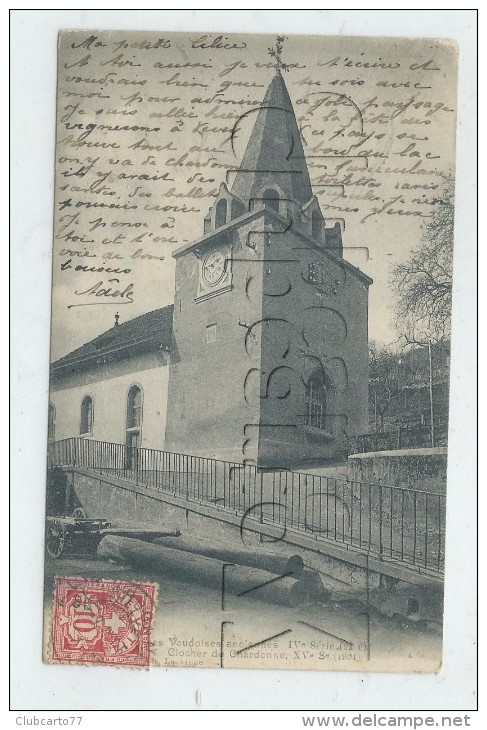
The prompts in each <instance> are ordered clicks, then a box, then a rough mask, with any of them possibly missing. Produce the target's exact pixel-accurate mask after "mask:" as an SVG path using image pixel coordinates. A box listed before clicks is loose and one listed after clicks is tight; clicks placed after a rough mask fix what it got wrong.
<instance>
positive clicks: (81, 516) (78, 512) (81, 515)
mask: <svg viewBox="0 0 487 730" xmlns="http://www.w3.org/2000/svg"><path fill="white" fill-rule="evenodd" d="M72 516H73V517H75V518H76V519H78V520H86V512H85V511H84V509H83V507H76V509H75V510H73V514H72Z"/></svg>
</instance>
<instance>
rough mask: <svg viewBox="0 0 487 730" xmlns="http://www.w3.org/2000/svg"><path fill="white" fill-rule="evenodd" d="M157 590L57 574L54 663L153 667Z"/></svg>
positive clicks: (136, 585)
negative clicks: (151, 662)
mask: <svg viewBox="0 0 487 730" xmlns="http://www.w3.org/2000/svg"><path fill="white" fill-rule="evenodd" d="M156 588H157V586H156V585H155V584H154V583H128V582H122V581H114V580H90V579H86V578H56V582H55V589H54V615H53V629H52V631H53V634H52V661H54V662H61V663H65V662H68V663H69V662H73V663H77V664H79V663H87V664H117V665H128V666H137V667H148V666H149V662H150V630H151V626H152V619H153V615H154V605H155V600H156Z"/></svg>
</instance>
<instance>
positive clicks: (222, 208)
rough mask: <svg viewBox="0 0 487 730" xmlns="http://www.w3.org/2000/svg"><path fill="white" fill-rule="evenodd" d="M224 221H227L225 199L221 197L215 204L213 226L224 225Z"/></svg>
mask: <svg viewBox="0 0 487 730" xmlns="http://www.w3.org/2000/svg"><path fill="white" fill-rule="evenodd" d="M226 222H227V201H226V200H225V198H222V199H221V200H219V201H218V203H217V204H216V211H215V228H220V227H221V226H224V225H225V223H226Z"/></svg>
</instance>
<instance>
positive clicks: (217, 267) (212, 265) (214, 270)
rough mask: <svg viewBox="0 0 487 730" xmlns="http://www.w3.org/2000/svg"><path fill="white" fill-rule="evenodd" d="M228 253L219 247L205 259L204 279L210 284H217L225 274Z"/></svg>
mask: <svg viewBox="0 0 487 730" xmlns="http://www.w3.org/2000/svg"><path fill="white" fill-rule="evenodd" d="M226 264H227V261H226V254H225V253H223V251H221V250H220V249H219V248H215V249H213V251H210V253H209V254H208V255H207V256H205V258H204V260H203V268H202V273H203V279H204V280H205V282H206V283H207V284H208V286H216V284H218V282H220V281H221V280H222V279H223V277H224V276H225V270H226Z"/></svg>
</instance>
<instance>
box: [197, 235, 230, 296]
mask: <svg viewBox="0 0 487 730" xmlns="http://www.w3.org/2000/svg"><path fill="white" fill-rule="evenodd" d="M199 258H200V264H199V276H198V286H197V291H196V300H197V301H200V300H201V299H209V298H210V297H215V296H218V295H219V294H223V293H224V292H227V291H230V290H231V288H232V247H231V245H230V243H229V242H228V241H222V240H220V241H218V244H217V246H215V248H210V249H206V251H205V252H204V253H203V252H202V254H201V256H200V257H199Z"/></svg>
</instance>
